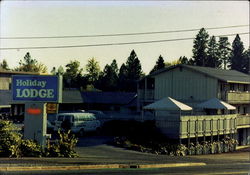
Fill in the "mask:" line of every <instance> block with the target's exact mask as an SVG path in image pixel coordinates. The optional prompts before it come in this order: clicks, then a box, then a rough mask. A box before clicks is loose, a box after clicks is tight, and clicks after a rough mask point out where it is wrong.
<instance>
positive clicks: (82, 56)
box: [0, 0, 249, 73]
mask: <svg viewBox="0 0 250 175" xmlns="http://www.w3.org/2000/svg"><path fill="white" fill-rule="evenodd" d="M0 5H1V12H0V15H1V16H0V17H1V21H0V32H1V37H20V36H63V35H95V34H114V33H136V32H155V31H169V30H183V29H200V28H202V27H205V28H206V27H221V26H234V25H244V24H248V25H249V2H247V1H200V2H199V1H184V2H182V1H177V2H174V1H154V2H151V1H137V2H133V1H118V2H116V1H89V2H87V1H7V0H5V1H1V4H0ZM197 32H198V31H194V32H182V33H171V34H170V33H168V34H166V33H165V34H155V35H140V36H119V37H97V38H70V39H69V38H67V39H42V40H41V39H40V40H3V39H2V40H0V47H1V48H6V47H15V48H16V47H17V48H18V47H36V46H63V45H86V44H100V43H117V42H134V41H148V40H168V39H177V38H190V37H195V35H196V34H197ZM242 32H249V27H240V28H228V29H217V30H208V33H209V34H210V36H211V35H222V34H231V33H242ZM240 37H241V39H242V41H243V42H244V46H245V48H248V47H249V35H242V36H240ZM233 39H234V36H233V37H229V40H230V42H232V41H233ZM192 47H193V40H185V41H174V42H164V43H151V44H138V45H123V46H101V47H84V48H66V49H36V50H31V49H16V50H0V61H2V59H6V60H7V62H8V63H9V65H10V67H15V66H17V65H18V62H19V60H20V59H22V58H23V57H24V55H25V53H26V52H30V54H31V56H32V57H33V58H35V59H37V60H38V61H40V62H42V63H44V64H45V65H46V66H47V67H48V69H49V70H51V69H52V67H53V66H56V67H58V66H60V65H63V66H64V65H66V64H67V63H69V61H70V60H78V61H80V62H81V66H82V67H84V66H85V65H86V63H87V60H88V59H89V58H92V57H95V58H96V59H97V60H98V61H99V62H100V65H101V68H103V67H104V66H105V65H106V64H110V63H111V62H112V60H113V59H116V60H117V62H118V65H119V66H120V65H121V64H122V63H124V62H125V61H126V59H127V57H128V56H129V54H130V52H131V50H132V49H134V50H135V52H136V53H137V55H138V57H139V59H140V61H141V64H142V68H143V71H144V72H145V73H148V72H149V71H150V69H152V67H153V66H154V64H155V62H156V60H157V58H158V57H159V55H160V54H161V55H162V56H163V58H164V60H165V61H168V62H169V61H173V60H176V59H178V58H179V57H180V56H187V57H191V56H192Z"/></svg>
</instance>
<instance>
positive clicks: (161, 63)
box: [150, 55, 165, 74]
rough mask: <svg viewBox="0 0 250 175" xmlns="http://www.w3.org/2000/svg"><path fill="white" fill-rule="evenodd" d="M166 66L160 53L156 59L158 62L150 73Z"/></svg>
mask: <svg viewBox="0 0 250 175" xmlns="http://www.w3.org/2000/svg"><path fill="white" fill-rule="evenodd" d="M164 67H165V63H164V59H163V57H162V56H161V55H160V56H159V58H158V60H157V61H156V64H155V66H154V68H153V69H152V70H151V71H150V74H151V73H153V72H155V71H157V70H160V69H162V68H164Z"/></svg>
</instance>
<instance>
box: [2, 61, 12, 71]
mask: <svg viewBox="0 0 250 175" xmlns="http://www.w3.org/2000/svg"><path fill="white" fill-rule="evenodd" d="M0 69H3V70H10V68H9V65H8V63H7V61H6V60H5V59H3V61H2V63H0Z"/></svg>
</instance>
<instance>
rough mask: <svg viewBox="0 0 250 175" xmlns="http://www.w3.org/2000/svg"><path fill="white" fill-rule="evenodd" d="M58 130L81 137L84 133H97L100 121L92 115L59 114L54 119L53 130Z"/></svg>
mask: <svg viewBox="0 0 250 175" xmlns="http://www.w3.org/2000/svg"><path fill="white" fill-rule="evenodd" d="M59 128H61V129H62V130H71V131H72V132H73V133H76V134H79V135H80V136H83V135H84V134H85V132H91V131H98V130H99V129H100V121H99V120H97V119H96V117H95V115H94V114H92V113H60V114H58V115H57V117H56V121H55V128H54V130H55V131H58V129H59Z"/></svg>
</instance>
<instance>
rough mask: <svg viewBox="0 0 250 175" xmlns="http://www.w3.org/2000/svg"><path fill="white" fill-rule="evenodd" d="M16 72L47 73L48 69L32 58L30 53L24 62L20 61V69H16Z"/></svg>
mask: <svg viewBox="0 0 250 175" xmlns="http://www.w3.org/2000/svg"><path fill="white" fill-rule="evenodd" d="M15 70H16V71H24V72H39V73H47V67H46V66H45V65H44V64H42V63H39V62H38V61H37V60H36V59H33V58H31V56H30V53H29V52H27V53H26V55H25V56H24V58H23V60H20V61H19V67H17V68H15Z"/></svg>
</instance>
